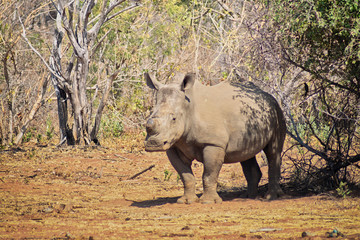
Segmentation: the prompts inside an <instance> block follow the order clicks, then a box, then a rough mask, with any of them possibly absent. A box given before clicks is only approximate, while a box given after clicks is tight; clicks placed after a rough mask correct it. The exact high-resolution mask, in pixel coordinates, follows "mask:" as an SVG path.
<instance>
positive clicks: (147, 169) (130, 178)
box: [128, 164, 155, 180]
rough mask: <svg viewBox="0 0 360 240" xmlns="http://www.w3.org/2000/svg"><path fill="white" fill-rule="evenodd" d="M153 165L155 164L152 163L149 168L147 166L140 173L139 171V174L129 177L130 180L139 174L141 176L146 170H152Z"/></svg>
mask: <svg viewBox="0 0 360 240" xmlns="http://www.w3.org/2000/svg"><path fill="white" fill-rule="evenodd" d="M153 167H155V164H153V165H151V166H150V167H148V168H146V169H144V170H142V171H141V172H139V173H137V174H135V175H133V176H131V177H129V178H128V180H132V179H135V178H137V177H138V176H140V175H141V174H143V173H145V172H147V171H149V170H150V169H152V168H153Z"/></svg>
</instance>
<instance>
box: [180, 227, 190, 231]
mask: <svg viewBox="0 0 360 240" xmlns="http://www.w3.org/2000/svg"><path fill="white" fill-rule="evenodd" d="M181 230H190V227H189V226H185V227H183V228H182V229H181Z"/></svg>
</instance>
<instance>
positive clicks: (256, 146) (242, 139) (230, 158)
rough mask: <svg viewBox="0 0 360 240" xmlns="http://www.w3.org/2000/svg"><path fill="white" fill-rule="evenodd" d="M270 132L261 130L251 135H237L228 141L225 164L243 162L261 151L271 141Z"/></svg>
mask: <svg viewBox="0 0 360 240" xmlns="http://www.w3.org/2000/svg"><path fill="white" fill-rule="evenodd" d="M271 135H272V132H271V131H267V130H265V129H264V130H263V131H261V132H258V133H253V134H243V133H238V134H236V136H232V137H230V139H229V143H228V145H227V149H226V155H225V163H233V162H243V161H246V160H248V159H250V158H252V157H254V156H255V155H256V154H258V153H259V152H260V151H261V150H263V149H264V148H265V147H266V145H267V144H268V143H269V141H270V139H271Z"/></svg>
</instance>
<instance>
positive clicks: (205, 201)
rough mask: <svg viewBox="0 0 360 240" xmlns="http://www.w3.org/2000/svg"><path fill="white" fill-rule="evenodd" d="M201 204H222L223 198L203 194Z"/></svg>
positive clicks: (216, 195)
mask: <svg viewBox="0 0 360 240" xmlns="http://www.w3.org/2000/svg"><path fill="white" fill-rule="evenodd" d="M200 202H201V203H202V204H210V203H222V199H221V197H220V196H219V195H218V194H217V193H215V194H205V193H204V194H203V195H202V196H201V198H200Z"/></svg>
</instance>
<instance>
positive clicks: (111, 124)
mask: <svg viewBox="0 0 360 240" xmlns="http://www.w3.org/2000/svg"><path fill="white" fill-rule="evenodd" d="M101 129H102V133H103V137H120V136H121V134H122V133H123V132H124V126H123V123H122V120H121V115H120V113H119V112H117V111H110V112H109V113H107V114H105V115H104V116H103V117H102V120H101Z"/></svg>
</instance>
